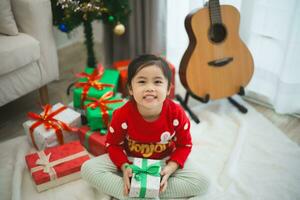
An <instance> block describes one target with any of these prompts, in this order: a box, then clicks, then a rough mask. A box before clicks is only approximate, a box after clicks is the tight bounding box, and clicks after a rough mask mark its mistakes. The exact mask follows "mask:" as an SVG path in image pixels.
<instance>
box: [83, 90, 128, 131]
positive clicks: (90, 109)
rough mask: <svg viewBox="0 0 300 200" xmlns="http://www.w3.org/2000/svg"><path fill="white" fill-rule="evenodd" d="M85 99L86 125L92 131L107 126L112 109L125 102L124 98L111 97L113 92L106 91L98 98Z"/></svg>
mask: <svg viewBox="0 0 300 200" xmlns="http://www.w3.org/2000/svg"><path fill="white" fill-rule="evenodd" d="M87 99H88V101H85V102H84V108H85V109H86V118H87V122H88V126H89V127H90V129H91V130H92V131H95V130H99V129H103V128H107V126H108V124H109V122H110V120H111V117H112V114H113V112H114V110H116V109H117V108H119V107H121V106H123V105H124V104H125V100H124V99H122V98H119V97H113V92H107V93H105V94H104V95H103V96H102V97H100V98H99V99H97V98H90V97H88V98H87ZM90 100H92V101H90Z"/></svg>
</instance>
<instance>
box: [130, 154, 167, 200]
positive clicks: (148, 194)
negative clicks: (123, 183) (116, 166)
mask: <svg viewBox="0 0 300 200" xmlns="http://www.w3.org/2000/svg"><path fill="white" fill-rule="evenodd" d="M127 167H130V168H132V172H133V175H132V179H131V185H130V191H129V197H139V198H157V197H158V196H159V189H160V171H161V161H160V160H153V159H145V158H134V160H133V164H132V165H128V166H127Z"/></svg>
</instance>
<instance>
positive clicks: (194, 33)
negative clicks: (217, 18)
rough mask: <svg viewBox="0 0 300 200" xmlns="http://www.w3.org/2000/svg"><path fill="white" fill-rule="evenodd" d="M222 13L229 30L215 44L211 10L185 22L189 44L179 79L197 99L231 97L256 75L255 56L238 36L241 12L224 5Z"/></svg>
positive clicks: (226, 27) (207, 9)
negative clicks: (212, 37) (211, 34)
mask: <svg viewBox="0 0 300 200" xmlns="http://www.w3.org/2000/svg"><path fill="white" fill-rule="evenodd" d="M220 11H221V16H222V24H223V26H224V28H225V30H226V34H225V35H224V38H223V39H222V38H221V39H220V38H218V37H216V38H215V40H214V41H213V40H212V39H211V37H210V31H211V26H212V23H211V20H210V19H211V18H210V16H211V15H210V10H209V8H208V7H205V8H202V9H200V10H198V11H196V12H195V13H191V14H189V15H188V16H187V17H186V19H185V27H186V30H187V33H188V36H189V39H190V43H189V46H188V48H187V50H186V51H185V53H184V55H183V58H182V60H181V63H180V68H179V75H180V80H181V83H182V84H183V86H184V87H185V88H186V89H187V90H188V91H189V92H190V93H192V94H194V95H196V96H198V97H204V96H205V95H207V94H208V95H209V98H210V99H220V98H224V97H229V96H232V95H234V94H236V93H238V92H239V91H240V88H241V87H245V86H246V85H247V84H248V83H249V81H250V79H251V77H252V75H253V71H254V67H253V59H252V56H251V54H250V52H249V50H248V48H247V47H246V45H245V44H244V43H243V42H242V41H241V39H240V36H239V24H240V15H239V12H238V10H237V9H236V8H234V7H233V6H230V5H222V6H220ZM216 32H220V30H219V31H218V30H217V31H216ZM221 33H222V30H221Z"/></svg>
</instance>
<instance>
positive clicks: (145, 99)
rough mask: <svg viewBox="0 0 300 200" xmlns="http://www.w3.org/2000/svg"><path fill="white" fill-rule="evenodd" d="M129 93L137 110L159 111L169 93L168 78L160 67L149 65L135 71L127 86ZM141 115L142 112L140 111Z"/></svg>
mask: <svg viewBox="0 0 300 200" xmlns="http://www.w3.org/2000/svg"><path fill="white" fill-rule="evenodd" d="M129 93H130V95H132V96H133V98H134V100H135V101H136V103H137V107H138V109H139V111H140V112H141V111H142V112H143V111H145V112H146V113H145V114H147V111H159V113H160V111H161V109H162V105H163V102H164V100H165V99H166V97H167V95H169V93H170V90H169V89H168V80H167V78H166V77H165V76H164V74H163V72H162V70H161V68H160V67H158V66H156V65H149V66H146V67H144V68H142V69H141V70H140V71H138V72H137V73H136V75H135V76H134V77H133V79H132V81H131V88H129ZM141 114H142V115H143V113H141Z"/></svg>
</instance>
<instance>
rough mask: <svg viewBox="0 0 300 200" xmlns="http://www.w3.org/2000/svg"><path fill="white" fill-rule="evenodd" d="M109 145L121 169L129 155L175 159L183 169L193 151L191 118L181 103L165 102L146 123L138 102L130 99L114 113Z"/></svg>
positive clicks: (110, 153) (108, 136)
mask: <svg viewBox="0 0 300 200" xmlns="http://www.w3.org/2000/svg"><path fill="white" fill-rule="evenodd" d="M106 147H107V151H108V154H109V157H110V159H111V160H112V162H113V163H114V164H115V165H116V166H117V167H118V168H119V169H120V168H121V166H122V165H123V164H124V163H126V162H127V163H129V160H128V158H127V156H132V157H140V158H149V159H163V158H165V157H167V156H170V157H169V159H168V160H167V161H170V160H172V161H175V162H176V163H178V164H179V166H180V167H181V168H183V166H184V162H185V160H186V159H187V157H188V155H189V154H190V152H191V148H192V139H191V135H190V121H189V119H188V118H187V116H186V114H185V112H184V111H183V109H182V108H181V107H180V105H178V104H176V103H174V102H173V101H172V100H170V99H166V100H165V101H164V104H163V107H162V112H161V114H160V116H159V118H158V119H156V120H155V121H153V122H147V121H145V120H144V118H143V117H142V116H141V114H140V113H139V112H138V110H137V107H136V103H135V101H133V100H131V101H128V102H127V103H126V104H125V105H124V106H123V107H121V108H119V109H117V110H115V111H114V113H113V117H112V121H111V124H110V126H109V128H108V135H107V140H106Z"/></svg>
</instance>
